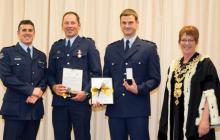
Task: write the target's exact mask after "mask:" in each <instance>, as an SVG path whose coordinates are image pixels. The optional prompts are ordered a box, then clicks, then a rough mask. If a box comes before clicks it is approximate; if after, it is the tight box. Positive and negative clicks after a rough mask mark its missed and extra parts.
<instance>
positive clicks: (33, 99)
mask: <svg viewBox="0 0 220 140" xmlns="http://www.w3.org/2000/svg"><path fill="white" fill-rule="evenodd" d="M38 99H39V98H38V97H37V96H34V95H32V96H28V97H27V99H26V103H31V104H35V103H36V102H37V100H38Z"/></svg>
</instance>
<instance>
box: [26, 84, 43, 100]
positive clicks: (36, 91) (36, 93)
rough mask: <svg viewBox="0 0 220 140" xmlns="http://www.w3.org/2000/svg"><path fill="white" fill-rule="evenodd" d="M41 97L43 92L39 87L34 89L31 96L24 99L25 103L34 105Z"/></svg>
mask: <svg viewBox="0 0 220 140" xmlns="http://www.w3.org/2000/svg"><path fill="white" fill-rule="evenodd" d="M42 95H43V91H42V90H41V88H40V87H35V88H34V90H33V92H32V95H31V96H28V97H27V99H26V103H30V104H35V103H36V102H37V100H38V99H39V98H40V97H41V96H42Z"/></svg>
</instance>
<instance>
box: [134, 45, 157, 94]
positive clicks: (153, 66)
mask: <svg viewBox="0 0 220 140" xmlns="http://www.w3.org/2000/svg"><path fill="white" fill-rule="evenodd" d="M160 80H161V76H160V61H159V56H158V54H157V50H156V45H155V46H153V47H152V50H151V53H150V56H149V62H148V80H146V81H145V82H143V83H141V84H140V85H138V93H140V95H144V94H146V93H149V92H150V91H151V90H153V89H155V88H156V87H157V86H159V84H160Z"/></svg>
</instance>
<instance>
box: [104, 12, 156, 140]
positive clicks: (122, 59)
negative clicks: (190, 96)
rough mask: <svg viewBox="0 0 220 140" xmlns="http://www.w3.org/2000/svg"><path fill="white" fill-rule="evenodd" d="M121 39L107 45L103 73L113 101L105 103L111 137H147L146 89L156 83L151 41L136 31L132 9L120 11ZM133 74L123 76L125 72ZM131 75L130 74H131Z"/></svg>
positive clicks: (135, 139) (140, 139)
mask: <svg viewBox="0 0 220 140" xmlns="http://www.w3.org/2000/svg"><path fill="white" fill-rule="evenodd" d="M120 26H121V30H122V32H123V34H124V38H123V39H122V40H119V41H116V42H114V43H111V44H110V45H108V46H107V48H106V52H105V60H104V70H103V75H104V76H105V77H112V79H113V85H114V86H113V87H114V94H113V95H114V104H112V105H108V106H107V110H106V115H107V116H108V117H109V128H110V135H111V140H128V135H130V139H131V140H149V133H148V116H149V115H150V91H151V90H153V89H155V88H156V87H157V86H158V85H159V83H160V64H159V57H158V54H157V50H156V49H157V48H156V47H157V46H156V44H155V43H153V42H150V41H146V40H141V39H140V38H139V37H137V35H136V30H137V28H138V16H137V13H136V12H135V11H134V10H132V9H125V10H124V11H123V12H122V13H121V15H120ZM128 75H130V77H133V78H132V79H130V81H129V82H128V80H124V79H126V78H127V76H128ZM131 75H132V76H131Z"/></svg>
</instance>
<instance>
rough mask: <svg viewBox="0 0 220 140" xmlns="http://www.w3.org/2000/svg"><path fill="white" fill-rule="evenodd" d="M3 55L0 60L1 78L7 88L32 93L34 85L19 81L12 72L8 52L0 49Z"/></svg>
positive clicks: (21, 92)
mask: <svg viewBox="0 0 220 140" xmlns="http://www.w3.org/2000/svg"><path fill="white" fill-rule="evenodd" d="M1 53H2V54H3V57H2V58H1V60H0V71H1V80H2V82H3V84H4V86H6V87H7V88H8V89H12V90H15V91H18V92H17V93H19V94H25V95H28V96H30V95H32V92H33V90H34V87H33V86H32V85H31V84H29V83H24V82H23V81H20V80H19V79H18V78H17V77H16V76H15V75H14V74H13V72H12V68H11V66H10V58H9V54H8V53H9V52H8V51H6V50H5V49H2V52H1Z"/></svg>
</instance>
